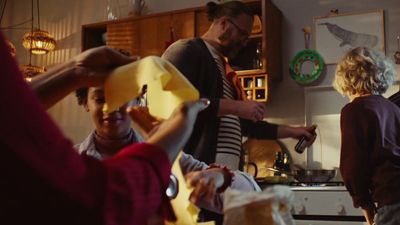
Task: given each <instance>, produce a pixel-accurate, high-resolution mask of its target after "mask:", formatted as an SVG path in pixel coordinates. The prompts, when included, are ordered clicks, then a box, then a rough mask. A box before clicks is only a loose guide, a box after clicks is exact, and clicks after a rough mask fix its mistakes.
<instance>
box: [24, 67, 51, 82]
mask: <svg viewBox="0 0 400 225" xmlns="http://www.w3.org/2000/svg"><path fill="white" fill-rule="evenodd" d="M20 70H21V72H22V74H23V75H24V78H25V80H26V81H28V82H30V81H31V80H32V78H33V77H34V76H36V75H38V74H41V73H44V72H46V68H44V67H42V66H34V65H32V64H28V65H25V66H21V67H20Z"/></svg>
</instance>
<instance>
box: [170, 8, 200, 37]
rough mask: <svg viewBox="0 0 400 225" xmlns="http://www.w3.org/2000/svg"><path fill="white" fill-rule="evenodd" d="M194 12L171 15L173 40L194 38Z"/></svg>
mask: <svg viewBox="0 0 400 225" xmlns="http://www.w3.org/2000/svg"><path fill="white" fill-rule="evenodd" d="M194 20H195V19H194V11H191V12H182V13H174V14H173V15H172V23H171V25H172V27H173V29H174V39H175V40H178V39H184V38H193V37H194V36H195V23H194Z"/></svg>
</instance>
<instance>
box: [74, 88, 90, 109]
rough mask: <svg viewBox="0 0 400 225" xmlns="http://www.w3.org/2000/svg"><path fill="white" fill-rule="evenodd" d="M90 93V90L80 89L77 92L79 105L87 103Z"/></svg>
mask: <svg viewBox="0 0 400 225" xmlns="http://www.w3.org/2000/svg"><path fill="white" fill-rule="evenodd" d="M88 91H89V88H79V89H78V90H76V91H75V96H76V98H77V99H78V105H83V104H84V103H85V102H86V100H87V96H88Z"/></svg>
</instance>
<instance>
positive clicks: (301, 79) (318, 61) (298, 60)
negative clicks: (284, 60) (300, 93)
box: [289, 27, 325, 85]
mask: <svg viewBox="0 0 400 225" xmlns="http://www.w3.org/2000/svg"><path fill="white" fill-rule="evenodd" d="M302 30H303V32H304V43H305V48H306V49H304V50H302V51H300V52H298V53H297V54H296V55H295V56H294V57H293V59H292V60H291V61H290V67H289V71H290V76H291V77H292V79H293V80H294V81H296V82H297V83H298V84H302V85H304V84H309V83H311V82H313V81H315V80H316V79H317V78H318V77H319V76H320V75H321V73H322V70H323V68H324V64H325V63H324V60H323V58H322V56H321V55H320V54H319V53H318V52H317V51H316V50H313V49H309V48H308V46H309V42H310V34H311V28H310V27H304V28H303V29H302ZM304 63H309V64H311V65H312V68H311V69H309V70H308V71H306V72H305V70H304V68H303V65H304Z"/></svg>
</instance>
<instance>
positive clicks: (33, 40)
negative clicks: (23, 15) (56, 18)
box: [22, 0, 56, 55]
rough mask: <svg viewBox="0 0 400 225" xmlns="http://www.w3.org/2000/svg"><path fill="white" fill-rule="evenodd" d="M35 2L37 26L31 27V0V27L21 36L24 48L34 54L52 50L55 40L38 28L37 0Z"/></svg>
mask: <svg viewBox="0 0 400 225" xmlns="http://www.w3.org/2000/svg"><path fill="white" fill-rule="evenodd" d="M36 2H37V4H36V5H37V16H38V28H37V29H33V22H34V19H33V0H32V29H31V31H30V32H28V33H26V34H25V35H24V37H23V38H22V45H23V46H24V48H25V49H26V50H28V51H29V52H30V53H32V54H35V55H43V54H47V53H48V52H50V51H52V50H54V48H55V47H56V40H55V39H54V38H53V37H52V36H51V35H50V34H49V32H47V31H44V30H41V29H40V12H39V0H37V1H36Z"/></svg>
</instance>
